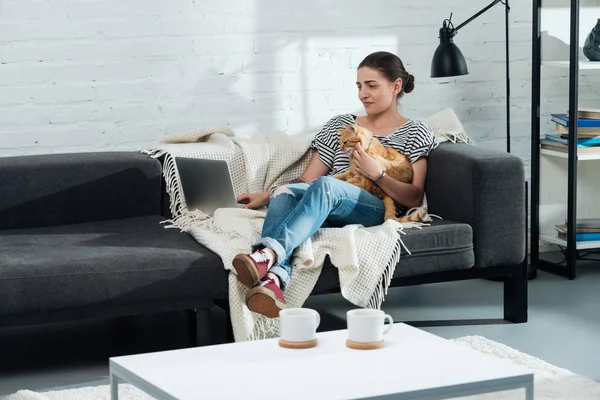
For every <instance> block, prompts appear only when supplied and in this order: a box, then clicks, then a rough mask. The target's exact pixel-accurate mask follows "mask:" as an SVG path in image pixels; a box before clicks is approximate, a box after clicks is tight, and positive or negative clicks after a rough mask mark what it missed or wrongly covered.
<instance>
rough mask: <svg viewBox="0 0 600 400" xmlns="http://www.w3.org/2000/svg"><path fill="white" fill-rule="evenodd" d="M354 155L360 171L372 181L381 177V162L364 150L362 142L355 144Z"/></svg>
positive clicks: (357, 168)
mask: <svg viewBox="0 0 600 400" xmlns="http://www.w3.org/2000/svg"><path fill="white" fill-rule="evenodd" d="M352 156H353V157H354V161H355V162H356V170H357V171H358V173H360V174H361V175H363V176H365V177H367V178H369V179H370V180H372V181H374V180H375V179H377V178H379V176H380V175H381V167H380V166H379V163H378V162H377V161H376V160H375V159H374V158H373V157H371V156H370V155H369V154H368V153H367V152H365V151H364V150H363V148H362V146H361V145H360V143H356V146H354V151H353V153H352Z"/></svg>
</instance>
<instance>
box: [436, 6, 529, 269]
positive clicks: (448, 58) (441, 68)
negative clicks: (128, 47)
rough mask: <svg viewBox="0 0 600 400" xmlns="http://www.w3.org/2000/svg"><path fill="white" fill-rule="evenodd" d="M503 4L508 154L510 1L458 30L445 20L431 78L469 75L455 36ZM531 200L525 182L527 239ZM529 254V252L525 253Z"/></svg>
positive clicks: (507, 148) (508, 145)
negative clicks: (455, 42) (455, 41)
mask: <svg viewBox="0 0 600 400" xmlns="http://www.w3.org/2000/svg"><path fill="white" fill-rule="evenodd" d="M498 3H501V4H503V5H504V8H505V21H504V23H505V32H506V33H505V35H506V152H507V153H510V53H509V47H510V40H509V39H510V37H509V29H508V27H509V18H508V14H509V12H510V6H509V5H508V0H494V1H492V3H491V4H489V5H488V6H487V7H485V8H484V9H482V10H481V11H479V12H478V13H477V14H475V15H473V16H472V17H471V18H469V19H468V20H466V21H465V22H463V23H462V24H460V25H458V26H457V27H456V28H455V27H454V24H452V14H450V18H449V19H446V20H444V23H443V26H442V27H441V28H440V37H439V39H440V44H439V46H438V47H437V49H436V50H435V53H434V54H433V59H432V60H431V77H432V78H446V77H450V76H460V75H467V74H468V73H469V69H468V68H467V62H466V61H465V57H464V56H463V54H462V52H461V51H460V49H459V48H458V46H457V45H455V44H454V36H456V34H457V33H458V31H459V30H460V29H461V28H462V27H464V26H465V25H467V24H468V23H469V22H471V21H473V20H474V19H475V18H477V17H479V16H480V15H481V14H483V13H485V12H486V11H487V10H489V9H490V8H492V7H494V6H495V5H496V4H498ZM528 214H529V200H528V184H527V182H525V238H526V241H527V237H528V235H529V219H528ZM525 253H527V250H526V251H525ZM536 275H537V271H536V270H535V268H531V266H528V277H529V279H533V278H535V277H536Z"/></svg>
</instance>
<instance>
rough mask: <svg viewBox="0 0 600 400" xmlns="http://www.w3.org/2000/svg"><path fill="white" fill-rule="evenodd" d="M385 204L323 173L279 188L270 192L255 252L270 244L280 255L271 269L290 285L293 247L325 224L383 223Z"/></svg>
mask: <svg viewBox="0 0 600 400" xmlns="http://www.w3.org/2000/svg"><path fill="white" fill-rule="evenodd" d="M383 219H384V206H383V202H382V201H381V199H380V198H378V197H376V196H373V195H372V194H371V193H369V192H367V191H365V190H363V189H360V188H359V187H357V186H354V185H351V184H349V183H346V182H344V181H341V180H339V179H335V178H333V177H329V176H322V177H320V178H317V179H316V180H314V181H313V182H312V183H311V184H307V183H295V184H290V185H286V186H283V187H280V188H278V189H276V190H275V192H274V193H273V194H271V199H270V203H269V208H268V209H267V215H266V217H265V221H264V225H263V229H262V235H261V239H260V240H258V241H257V242H256V243H254V244H253V246H252V247H253V251H256V250H258V249H261V248H264V247H268V248H270V249H272V250H273V251H275V253H276V254H277V262H276V263H275V264H274V265H273V266H272V267H271V269H270V270H269V272H272V273H274V274H275V275H277V277H279V280H280V281H281V288H282V289H285V287H286V286H287V284H288V282H289V279H290V274H291V271H292V266H291V264H290V259H291V256H292V253H293V252H294V250H295V249H296V248H297V247H298V246H300V245H301V244H302V243H303V242H304V241H305V240H306V239H308V238H309V237H311V236H312V235H313V234H314V233H315V232H316V231H317V229H319V228H320V227H321V226H322V225H323V224H324V223H326V225H327V226H330V227H341V226H344V225H350V224H360V225H363V226H365V227H368V226H375V225H380V224H382V223H383Z"/></svg>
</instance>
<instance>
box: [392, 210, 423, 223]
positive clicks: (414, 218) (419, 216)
mask: <svg viewBox="0 0 600 400" xmlns="http://www.w3.org/2000/svg"><path fill="white" fill-rule="evenodd" d="M426 216H427V207H419V208H417V209H416V212H414V213H412V214H409V215H405V216H404V217H401V218H396V221H398V222H423V220H424V219H425V217H426Z"/></svg>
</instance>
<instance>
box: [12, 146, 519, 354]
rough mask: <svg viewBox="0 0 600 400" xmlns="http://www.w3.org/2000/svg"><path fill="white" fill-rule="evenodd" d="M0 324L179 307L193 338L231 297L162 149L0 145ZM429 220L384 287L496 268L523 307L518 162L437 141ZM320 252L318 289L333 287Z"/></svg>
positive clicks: (490, 273)
mask: <svg viewBox="0 0 600 400" xmlns="http://www.w3.org/2000/svg"><path fill="white" fill-rule="evenodd" d="M0 185H1V186H0V187H1V188H2V195H1V196H0V252H1V254H2V257H1V258H0V327H6V326H15V325H24V324H39V323H46V322H57V321H64V320H73V319H83V318H97V317H107V316H120V315H136V314H141V313H155V312H163V311H176V310H181V311H185V312H186V313H187V314H188V316H189V319H190V324H189V334H190V338H191V340H192V343H193V344H206V343H211V337H210V326H211V317H210V315H211V313H210V309H211V307H213V306H215V305H218V306H219V307H221V308H223V309H225V310H226V309H227V306H226V305H227V301H226V300H227V287H228V285H227V273H226V271H225V269H224V268H223V265H222V263H221V261H220V258H219V257H218V256H217V255H216V254H214V253H212V252H211V251H209V250H207V249H206V248H204V247H203V246H201V245H200V244H198V243H197V242H196V241H195V240H194V239H192V238H191V237H190V236H189V235H187V234H186V233H182V232H180V231H179V230H177V229H165V227H164V225H163V224H161V222H162V221H164V220H166V219H167V218H169V217H170V215H169V212H168V198H167V195H166V194H165V189H164V181H163V178H162V170H161V162H160V160H156V159H152V158H149V157H148V156H145V155H143V154H140V153H137V152H102V153H79V154H56V155H35V156H19V157H5V158H0ZM426 191H427V197H428V201H429V208H430V212H431V213H433V214H438V215H440V216H442V217H443V218H444V219H443V220H435V221H434V222H433V224H432V225H431V226H430V227H426V228H424V229H422V230H407V235H406V236H405V237H404V243H405V244H406V246H407V247H408V248H409V249H410V250H411V252H412V255H408V254H404V255H403V256H402V258H401V267H399V268H397V269H396V272H395V276H394V279H393V281H392V285H393V286H398V285H414V284H423V283H430V282H441V281H449V280H457V279H475V278H486V277H487V278H494V277H495V278H500V279H502V280H503V281H504V287H505V290H504V293H505V301H504V318H505V319H507V320H509V321H512V322H525V321H526V320H527V267H526V263H525V261H524V259H525V197H524V196H525V187H524V170H523V163H522V161H521V160H520V159H519V158H517V157H515V156H513V155H510V154H505V153H500V152H495V151H490V150H486V149H484V148H481V147H476V146H467V145H461V144H447V143H442V144H441V145H440V146H439V147H438V148H437V149H435V150H434V151H433V152H432V154H431V157H430V162H429V171H428V180H427V187H426ZM338 290H339V288H338V279H337V271H336V269H335V268H334V267H333V266H331V265H330V264H327V265H326V266H325V268H324V270H323V273H322V276H321V278H320V279H319V282H318V284H317V286H316V287H315V290H314V295H318V294H322V293H331V292H335V291H338Z"/></svg>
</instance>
